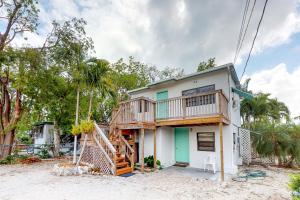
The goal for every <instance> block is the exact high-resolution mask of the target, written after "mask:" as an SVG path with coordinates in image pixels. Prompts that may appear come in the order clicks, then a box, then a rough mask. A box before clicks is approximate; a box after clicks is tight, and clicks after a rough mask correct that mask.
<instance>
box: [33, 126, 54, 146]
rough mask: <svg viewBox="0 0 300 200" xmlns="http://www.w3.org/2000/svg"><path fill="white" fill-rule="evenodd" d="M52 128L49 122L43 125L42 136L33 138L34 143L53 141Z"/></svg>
mask: <svg viewBox="0 0 300 200" xmlns="http://www.w3.org/2000/svg"><path fill="white" fill-rule="evenodd" d="M53 128H54V126H53V125H51V124H45V125H44V126H43V137H39V138H35V139H34V144H51V143H53Z"/></svg>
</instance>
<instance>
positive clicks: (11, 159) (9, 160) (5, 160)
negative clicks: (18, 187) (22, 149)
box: [0, 155, 17, 165]
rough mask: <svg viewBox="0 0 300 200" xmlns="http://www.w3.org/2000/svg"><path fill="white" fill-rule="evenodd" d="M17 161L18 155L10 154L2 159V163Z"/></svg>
mask: <svg viewBox="0 0 300 200" xmlns="http://www.w3.org/2000/svg"><path fill="white" fill-rule="evenodd" d="M16 162H17V161H16V156H14V155H8V156H6V157H5V158H4V159H2V160H0V165H11V164H15V163H16Z"/></svg>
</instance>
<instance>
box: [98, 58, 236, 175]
mask: <svg viewBox="0 0 300 200" xmlns="http://www.w3.org/2000/svg"><path fill="white" fill-rule="evenodd" d="M239 87H240V82H239V80H238V77H237V75H236V71H235V69H234V66H233V65H232V64H226V65H222V66H218V67H214V68H211V69H208V70H205V71H202V72H197V73H193V74H190V75H185V76H183V77H180V78H171V79H167V80H162V81H158V82H154V83H151V84H149V85H147V86H146V87H143V88H138V89H135V90H132V91H129V92H128V93H129V95H130V97H131V98H130V100H128V101H126V102H121V103H120V105H119V108H118V109H117V110H116V111H115V112H114V114H113V117H112V121H111V124H110V126H111V132H112V133H114V134H112V136H111V137H110V138H109V140H110V141H111V143H112V145H108V144H106V146H109V148H106V149H110V150H109V151H107V152H106V153H107V155H110V154H111V155H112V154H114V153H113V152H114V151H115V152H117V153H116V155H117V157H122V153H120V152H124V159H121V161H120V162H118V160H119V159H118V158H116V159H115V160H116V161H115V162H114V161H113V159H112V162H110V166H114V167H115V168H114V169H115V171H114V170H112V172H114V173H115V174H122V173H125V172H129V171H131V170H132V167H133V164H134V163H139V164H140V165H141V170H142V171H143V169H144V158H145V157H146V156H149V155H153V156H154V159H155V160H157V159H158V160H160V161H161V164H162V165H163V166H164V167H168V166H172V165H174V164H176V163H179V164H186V165H189V166H190V167H194V168H202V169H203V168H207V166H206V165H207V164H212V165H215V169H216V171H220V172H221V176H222V179H223V178H224V173H229V174H234V173H236V172H237V166H238V162H239V160H240V154H239V149H240V146H239V145H240V144H239V140H238V139H237V134H238V127H240V125H241V119H240V97H239V95H238V94H237V92H236V91H238V88H239ZM117 133H118V134H117ZM116 135H119V140H118V139H114V137H113V136H116ZM102 137H103V134H102ZM98 138H101V137H99V136H98ZM115 138H116V137H115ZM104 140H105V138H102V140H101V141H102V143H101V142H100V143H99V144H103V143H105V141H104ZM103 141H104V142H103ZM114 141H118V142H119V143H118V142H114ZM120 142H122V144H124V145H123V147H121V145H119V146H118V144H120ZM118 152H119V153H118ZM126 161H127V162H128V163H131V170H130V169H129V168H130V167H129V166H128V165H126V164H125V163H126ZM120 163H123V164H120ZM122 165H126V167H123V168H122V167H121V166H122ZM126 168H127V169H128V170H126ZM118 170H119V171H118Z"/></svg>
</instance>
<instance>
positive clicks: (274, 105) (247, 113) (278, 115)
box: [241, 93, 290, 126]
mask: <svg viewBox="0 0 300 200" xmlns="http://www.w3.org/2000/svg"><path fill="white" fill-rule="evenodd" d="M289 115H290V111H289V109H288V107H287V106H286V105H285V104H284V103H282V102H280V101H278V100H277V99H276V98H270V94H264V93H258V94H256V95H255V97H254V98H253V99H251V100H249V99H243V100H242V102H241V116H242V119H243V122H244V126H246V125H247V126H250V125H251V123H252V122H254V123H255V122H257V121H262V120H264V119H267V120H273V121H276V122H279V121H280V120H282V119H285V120H287V121H289V120H290V117H289Z"/></svg>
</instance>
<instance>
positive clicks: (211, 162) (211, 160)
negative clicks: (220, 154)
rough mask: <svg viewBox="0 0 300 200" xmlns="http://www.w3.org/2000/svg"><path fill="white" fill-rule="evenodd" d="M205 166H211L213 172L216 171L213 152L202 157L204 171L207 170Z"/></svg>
mask: <svg viewBox="0 0 300 200" xmlns="http://www.w3.org/2000/svg"><path fill="white" fill-rule="evenodd" d="M207 166H211V168H212V170H213V172H214V174H215V173H216V157H215V155H214V154H210V155H209V156H207V157H206V158H205V159H204V171H206V169H207V170H208V168H207Z"/></svg>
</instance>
